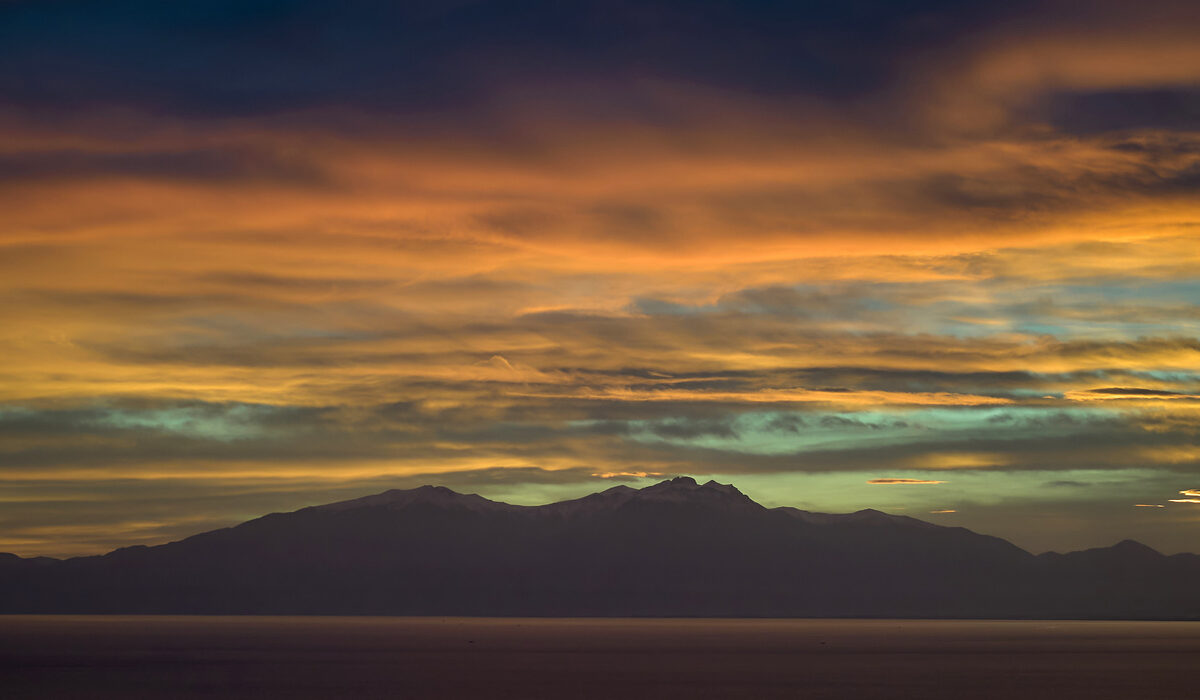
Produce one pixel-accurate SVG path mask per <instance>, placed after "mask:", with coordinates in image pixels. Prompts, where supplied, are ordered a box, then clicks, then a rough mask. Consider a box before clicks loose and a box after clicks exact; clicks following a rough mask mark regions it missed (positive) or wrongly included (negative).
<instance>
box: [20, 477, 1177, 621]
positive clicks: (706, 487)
mask: <svg viewBox="0 0 1200 700" xmlns="http://www.w3.org/2000/svg"><path fill="white" fill-rule="evenodd" d="M13 559H16V558H13ZM33 561H34V560H19V559H18V560H16V561H13V560H11V559H7V558H0V612H97V613H99V612H112V613H118V612H120V613H261V614H305V613H324V614H402V615H664V616H673V615H683V616H876V617H1112V618H1126V617H1149V618H1162V617H1178V618H1200V593H1198V592H1200V557H1188V556H1182V557H1164V556H1162V555H1161V554H1158V553H1157V552H1154V551H1153V550H1150V549H1149V548H1146V547H1144V546H1142V545H1137V544H1136V543H1121V544H1119V545H1117V546H1115V547H1113V548H1110V549H1107V550H1090V551H1088V552H1077V553H1073V554H1068V555H1042V556H1039V557H1035V556H1033V555H1031V554H1029V553H1028V552H1025V551H1024V550H1021V549H1019V548H1017V547H1015V546H1013V545H1012V544H1010V543H1008V542H1006V541H1004V540H1001V539H998V538H994V537H988V536H985V535H980V534H977V533H974V532H971V531H969V530H965V529H963V528H948V527H941V526H937V525H933V524H931V523H926V522H923V521H920V520H915V519H913V518H907V517H902V516H893V515H887V514H884V513H880V512H878V511H871V510H865V511H859V512H857V513H851V514H845V515H829V514H819V513H807V512H805V511H800V510H796V509H793V508H775V509H767V508H764V507H763V506H761V505H759V504H757V503H755V502H754V501H752V500H751V499H749V498H748V497H746V496H745V495H744V494H742V493H741V492H739V491H738V490H737V489H736V488H734V487H732V486H729V485H723V484H717V483H716V482H708V483H706V484H699V483H697V482H695V481H694V480H692V479H690V478H686V477H680V478H677V479H672V480H670V481H664V482H662V483H659V484H655V485H653V486H649V487H646V488H643V489H640V490H638V489H632V488H629V487H626V486H617V487H614V488H611V489H608V490H607V491H603V492H600V493H596V494H592V495H590V496H586V497H583V498H580V499H575V500H570V501H563V502H560V503H554V504H549V505H544V506H514V505H508V504H504V503H497V502H494V501H490V500H487V499H485V498H482V497H480V496H476V495H464V494H458V493H455V492H454V491H451V490H449V489H446V488H442V487H430V486H425V487H421V488H418V489H412V490H406V491H403V490H392V491H387V492H384V493H381V494H376V495H373V496H367V497H364V498H358V499H354V500H350V501H343V502H340V503H332V504H328V505H324V506H316V507H310V508H303V509H301V510H298V511H295V512H292V513H275V514H271V515H267V516H264V517H261V518H257V519H255V520H251V521H249V522H246V523H243V524H241V525H238V526H236V527H232V528H226V529H221V530H214V531H212V532H206V533H202V534H199V535H195V536H193V537H189V538H187V539H184V540H180V541H178V542H172V543H169V544H165V545H160V546H156V547H130V548H124V549H119V550H116V551H114V552H111V553H109V554H107V555H104V556H98V557H81V558H76V559H69V560H65V561H56V560H49V561H45V560H40V561H38V562H37V563H36V564H34V563H32V562H33Z"/></svg>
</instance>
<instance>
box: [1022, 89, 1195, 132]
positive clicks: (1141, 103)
mask: <svg viewBox="0 0 1200 700" xmlns="http://www.w3.org/2000/svg"><path fill="white" fill-rule="evenodd" d="M1037 111H1038V112H1039V114H1038V116H1042V117H1044V118H1046V119H1047V120H1048V121H1049V122H1050V123H1051V124H1053V125H1054V127H1055V128H1057V129H1060V130H1062V131H1065V132H1068V133H1073V134H1080V135H1087V134H1096V133H1103V132H1109V131H1130V130H1142V129H1154V130H1171V131H1200V89H1197V88H1195V87H1187V88H1175V89H1153V90H1133V89H1131V90H1107V91H1100V92H1068V93H1058V94H1054V95H1051V96H1049V97H1047V98H1044V102H1043V104H1042V105H1040V107H1039V109H1038V110H1037Z"/></svg>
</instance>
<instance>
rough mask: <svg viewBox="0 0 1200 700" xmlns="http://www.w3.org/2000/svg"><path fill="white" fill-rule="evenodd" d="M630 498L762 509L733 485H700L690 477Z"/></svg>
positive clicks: (655, 486)
mask: <svg viewBox="0 0 1200 700" xmlns="http://www.w3.org/2000/svg"><path fill="white" fill-rule="evenodd" d="M630 497H631V499H633V500H640V501H660V502H672V503H703V504H706V505H713V506H716V505H720V506H725V507H737V508H746V507H751V508H754V509H756V510H759V509H762V506H760V505H759V504H757V503H755V502H754V501H753V500H751V499H750V497H749V496H747V495H746V494H744V493H742V492H741V491H738V490H737V488H735V487H734V486H733V485H732V484H720V483H717V482H716V481H713V480H709V481H707V482H705V483H703V484H700V483H698V482H697V481H696V480H695V479H693V478H692V477H690V476H677V477H675V478H674V479H668V480H666V481H660V482H658V483H657V484H653V485H651V486H647V487H645V488H643V489H640V490H638V491H634V492H633V493H632V494H630Z"/></svg>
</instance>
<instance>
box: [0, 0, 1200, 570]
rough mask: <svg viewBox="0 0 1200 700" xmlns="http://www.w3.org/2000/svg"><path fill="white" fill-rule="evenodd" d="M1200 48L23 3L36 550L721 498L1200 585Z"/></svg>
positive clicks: (12, 387) (25, 351) (19, 462)
mask: <svg viewBox="0 0 1200 700" xmlns="http://www.w3.org/2000/svg"><path fill="white" fill-rule="evenodd" d="M1197 37H1200V4H1198V3H1196V2H1194V1H1187V0H1185V1H1180V2H1163V1H1159V0H1149V1H1143V2H1136V3H1135V2H1126V1H1116V0H1113V1H1106V0H1100V1H1098V2H1087V3H1080V2H1022V1H1020V0H1017V1H1015V2H1014V1H1012V0H1006V1H1005V2H980V3H962V2H951V1H948V0H943V1H936V0H921V1H917V2H902V3H901V2H889V1H884V0H876V1H869V0H862V1H857V0H848V1H845V2H837V3H831V2H801V1H796V2H780V3H766V2H758V3H755V2H715V1H714V2H700V1H694V2H682V1H679V2H671V1H666V0H663V1H656V0H648V1H644V2H620V1H612V0H610V1H605V2H599V1H595V2H589V1H586V0H584V1H580V2H565V3H564V2H552V1H549V0H544V1H538V0H530V1H526V2H505V3H500V2H474V1H471V0H460V1H448V0H441V1H436V2H434V1H431V2H408V3H374V2H339V3H318V2H262V1H254V0H223V1H216V0H211V1H206V2H193V1H188V0H184V1H180V2H158V1H156V2H150V1H144V2H125V1H113V2H84V1H78V2H61V1H57V0H37V1H34V0H30V1H20V0H18V1H11V2H4V3H0V211H2V212H3V216H2V217H0V358H2V359H3V363H2V364H0V551H10V552H15V553H18V554H21V555H26V556H31V555H52V556H69V555H78V554H94V553H100V552H104V551H108V550H110V549H112V548H115V547H118V546H126V545H132V544H153V543H159V542H165V541H168V540H171V539H178V538H180V537H182V536H186V535H189V534H193V533H196V532H200V531H203V530H207V529H212V528H215V527H222V526H226V525H231V524H234V523H237V522H240V521H243V520H246V519H249V518H252V517H256V516H258V515H261V514H263V513H267V512H271V511H281V510H293V509H296V508H299V507H302V506H306V505H313V504H317V503H323V502H328V501H332V500H339V499H343V498H352V497H357V496H361V495H365V494H368V493H373V492H377V491H382V490H385V489H388V488H409V487H413V486H418V485H421V484H441V485H445V486H449V487H451V488H453V489H455V490H458V491H463V492H475V493H480V494H482V495H484V496H487V497H489V498H494V499H498V500H505V501H508V502H513V503H524V504H534V503H545V502H549V501H553V500H559V499H563V498H569V497H576V496H581V495H584V494H586V493H590V492H593V491H597V490H601V489H604V488H608V487H610V486H613V485H615V484H617V483H626V484H629V485H633V486H640V485H645V484H649V483H653V482H656V481H659V480H662V479H664V478H669V477H672V476H675V475H681V474H687V475H692V476H694V477H696V478H697V479H700V480H702V481H707V480H708V479H716V480H717V481H720V482H725V483H733V484H735V485H736V486H737V487H739V488H740V489H741V490H742V491H743V492H745V493H746V494H747V495H749V496H751V497H752V498H754V499H756V500H757V501H759V502H760V503H763V504H764V505H768V506H778V505H791V506H796V507H799V508H804V509H808V510H816V511H825V512H846V511H853V510H858V509H861V508H867V507H872V508H878V509H880V510H885V511H888V512H892V513H898V514H905V515H912V516H914V517H918V518H923V519H927V520H930V521H932V522H936V523H939V524H947V525H961V526H965V527H969V528H971V529H973V530H977V531H980V532H984V533H988V534H994V535H998V536H1001V537H1005V538H1008V539H1010V540H1012V541H1013V542H1014V543H1015V544H1017V545H1019V546H1022V547H1025V548H1027V549H1030V550H1031V551H1034V552H1041V551H1045V550H1048V549H1054V550H1059V551H1065V550H1071V549H1081V548H1085V547H1094V546H1107V545H1110V544H1113V543H1114V542H1116V541H1118V540H1121V539H1125V538H1132V539H1137V540H1139V541H1142V542H1144V543H1146V544H1148V545H1150V546H1152V547H1155V548H1158V549H1160V550H1161V551H1163V552H1165V553H1175V552H1179V551H1194V552H1200V490H1198V489H1200V304H1198V302H1200V40H1197ZM1189 492H1190V493H1189ZM1158 506H1161V507H1158Z"/></svg>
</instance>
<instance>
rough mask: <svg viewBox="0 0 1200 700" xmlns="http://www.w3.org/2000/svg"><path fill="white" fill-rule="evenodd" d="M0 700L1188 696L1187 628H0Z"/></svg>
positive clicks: (334, 621) (470, 622)
mask: <svg viewBox="0 0 1200 700" xmlns="http://www.w3.org/2000/svg"><path fill="white" fill-rule="evenodd" d="M0 698H6V699H10V700H11V699H14V698H39V699H47V698H48V699H54V700H57V699H59V698H93V699H95V698H101V699H106V698H121V699H123V700H128V699H131V698H172V699H180V698H183V699H186V698H351V699H354V700H363V699H366V698H404V699H409V698H519V699H522V700H528V699H531V698H556V699H558V698H562V699H573V698H614V699H616V700H635V699H638V698H655V699H656V700H657V699H663V698H688V699H694V698H756V699H757V698H797V699H804V700H811V699H823V698H830V699H837V700H854V699H858V698H921V699H936V698H1013V699H1018V698H1019V699H1020V700H1034V699H1037V698H1054V699H1055V700H1063V699H1070V698H1087V699H1088V700H1099V699H1104V698H1112V699H1114V700H1118V699H1119V700H1138V699H1146V700H1168V699H1173V698H1179V699H1181V700H1182V699H1184V698H1186V699H1188V700H1195V699H1196V698H1200V622H1098V621H971V620H793V619H788V620H778V619H609V618H605V619H561V618H553V619H546V618H454V617H445V618H439V617H419V618H411V617H409V618H405V617H253V616H230V617H210V616H99V615H87V616H69V615H51V616H39V615H12V616H0Z"/></svg>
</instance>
